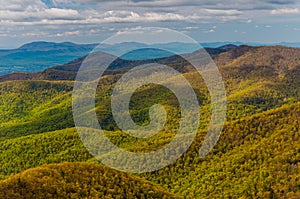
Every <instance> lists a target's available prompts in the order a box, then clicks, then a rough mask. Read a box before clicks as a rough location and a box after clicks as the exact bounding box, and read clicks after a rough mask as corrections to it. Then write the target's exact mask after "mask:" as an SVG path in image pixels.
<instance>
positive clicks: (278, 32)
mask: <svg viewBox="0 0 300 199" xmlns="http://www.w3.org/2000/svg"><path fill="white" fill-rule="evenodd" d="M145 27H164V28H170V29H173V30H177V31H180V32H182V33H184V34H187V35H189V36H190V37H192V38H193V39H195V40H196V41H199V42H216V41H242V42H260V43H278V42H282V41H285V42H300V1H299V0H265V1H263V0H207V1H203V0H9V1H7V0H0V48H15V47H18V46H20V45H22V44H24V43H28V42H32V41H54V42H63V41H71V42H75V43H100V42H101V41H103V40H104V39H106V38H108V37H110V36H111V35H114V34H119V35H121V34H123V35H126V34H129V33H130V31H131V30H137V31H140V32H141V33H143V31H145V30H144V29H145Z"/></svg>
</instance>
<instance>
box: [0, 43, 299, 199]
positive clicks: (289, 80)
mask: <svg viewBox="0 0 300 199" xmlns="http://www.w3.org/2000/svg"><path fill="white" fill-rule="evenodd" d="M195 53H197V52H195ZM299 57H300V49H296V48H287V47H278V46H276V47H249V46H240V47H236V48H233V49H231V50H229V51H228V52H223V53H220V54H219V53H217V54H215V55H213V59H214V60H215V62H216V63H217V64H218V67H219V69H220V71H221V73H222V76H223V79H224V83H225V86H226V91H227V101H228V110H227V122H226V125H225V127H224V130H223V132H222V135H221V138H220V140H219V142H218V144H217V145H216V146H215V147H214V149H213V151H212V152H211V153H210V154H209V155H208V156H207V157H206V158H204V159H200V158H199V157H198V150H199V148H200V146H201V143H202V141H203V138H204V136H205V134H206V129H207V125H208V123H209V121H210V116H209V115H210V111H211V109H210V97H209V94H208V91H207V88H206V85H205V83H204V81H203V79H202V78H201V77H200V78H199V75H198V74H197V73H195V72H193V71H191V70H189V68H190V66H189V65H186V63H185V62H180V61H179V60H177V58H176V57H175V58H174V57H172V58H169V59H165V60H164V61H166V60H167V61H170V62H171V64H170V65H171V66H172V67H174V68H175V69H178V70H180V71H181V72H184V76H185V77H186V78H187V79H188V80H189V82H190V84H191V85H192V87H193V89H194V90H195V93H196V95H197V98H198V101H199V105H200V110H201V120H200V127H199V130H198V134H197V138H196V140H195V141H194V142H193V144H192V146H191V148H190V149H189V150H188V151H187V152H186V153H185V154H184V155H183V157H182V158H180V159H179V160H177V161H176V162H175V163H174V164H172V165H170V166H169V167H166V168H164V169H162V170H160V171H156V172H152V173H147V174H141V175H139V177H141V178H143V179H145V180H148V181H151V182H153V183H155V184H158V185H159V186H161V187H163V188H164V189H165V190H168V191H169V192H171V193H174V194H177V195H179V196H183V197H185V198H299V197H300V175H299V173H300V172H299V162H300V144H299V135H300V130H299V126H300V123H299V117H300V99H299V98H300V87H299V84H300V82H299V81H300V58H299ZM118 61H119V62H120V63H115V65H114V67H117V66H120V65H122V63H123V64H125V62H123V61H122V60H118ZM126 64H129V65H130V64H132V63H127V62H126ZM126 64H125V65H124V67H125V68H126V67H127V66H128V65H126ZM135 64H137V63H135ZM77 69H78V60H77V61H74V62H73V63H69V64H67V65H64V66H58V67H54V68H52V69H49V70H46V71H44V72H42V73H39V74H32V75H33V76H35V77H34V78H33V79H35V78H36V80H32V79H31V80H13V81H5V80H6V79H1V78H0V81H1V83H0V116H1V117H0V165H1V166H0V178H1V179H3V180H4V179H5V181H1V182H0V189H1V190H3V191H4V190H5V192H2V191H0V193H7V194H8V193H9V194H20V193H21V194H22V193H23V195H24V194H25V193H26V194H27V195H28V194H29V191H28V192H26V190H25V189H27V188H28V190H33V189H34V187H35V186H38V187H39V189H37V192H36V194H38V196H39V197H40V195H41V193H42V192H41V191H45V193H49V194H54V195H52V196H53V197H55V196H57V197H60V198H66V197H75V198H78V196H82V197H83V198H84V197H85V198H88V196H89V195H87V194H95V195H93V196H99V194H116V195H118V196H120V198H122V196H123V197H125V196H129V195H126V194H131V193H134V194H139V195H135V196H136V197H137V198H141V197H142V195H141V194H144V196H145V197H146V198H151V197H152V198H155V197H158V198H160V197H162V196H163V195H165V197H167V198H168V197H170V196H172V195H168V194H169V193H168V192H165V191H164V190H163V189H161V188H159V187H156V186H154V185H153V189H152V188H151V190H152V191H153V192H151V194H154V195H151V194H150V195H145V194H146V193H150V192H142V190H143V186H142V185H138V184H139V183H138V182H140V181H139V180H140V179H138V178H135V177H130V176H127V175H126V174H123V173H120V172H117V174H116V175H117V176H118V179H115V178H114V177H113V176H109V177H108V178H103V175H100V173H101V172H100V173H97V172H98V171H99V170H101V171H103V170H105V172H106V170H107V171H109V172H112V173H114V172H116V171H110V169H108V168H106V167H103V166H101V165H97V164H83V163H82V164H79V163H76V164H79V165H77V166H78V167H79V168H81V170H82V172H85V171H88V170H89V168H90V169H91V170H92V171H91V173H92V174H95V175H96V176H100V178H99V179H100V181H97V179H96V180H95V179H93V180H95V181H92V182H91V181H88V182H86V181H85V180H86V178H89V177H87V176H88V174H87V173H85V174H84V175H83V176H77V174H76V176H77V177H78V179H82V180H83V183H82V184H80V183H78V181H76V180H78V179H77V177H75V178H74V179H70V178H71V176H70V175H69V174H66V175H65V176H64V175H62V173H67V172H71V171H72V172H73V170H74V167H75V166H74V165H76V164H75V163H74V162H96V160H95V159H94V158H93V157H92V156H91V155H90V154H89V153H88V151H87V150H86V149H85V147H84V146H83V144H82V142H81V140H80V139H79V137H78V134H77V132H76V129H75V128H74V122H73V117H72V89H73V83H74V82H73V81H72V79H73V78H74V74H75V72H76V70H77ZM57 71H59V72H57ZM123 72H124V70H123V69H122V70H120V68H118V67H117V68H115V69H114V68H112V70H111V71H110V73H109V74H107V75H106V76H104V77H103V78H101V80H100V81H99V85H98V89H97V94H96V101H95V102H96V113H97V117H98V120H99V122H100V124H101V126H102V128H103V129H104V130H105V133H106V135H107V136H108V137H109V138H110V140H111V141H112V142H113V143H115V144H116V145H117V146H119V147H121V148H123V149H126V150H128V151H134V152H137V151H138V152H148V151H152V150H155V149H158V148H161V147H162V146H164V145H166V144H168V143H169V142H170V141H171V140H172V139H173V137H174V135H175V133H176V132H177V129H178V128H179V121H180V117H181V115H180V109H179V104H178V101H177V99H176V97H175V95H174V94H173V93H172V92H170V91H169V90H168V89H166V88H164V87H162V86H158V85H154V84H153V85H148V86H144V87H142V88H140V89H138V90H137V91H136V92H135V93H134V95H133V97H132V98H131V102H130V114H131V116H132V118H133V120H134V121H135V122H136V123H137V124H140V125H147V124H149V122H150V118H149V114H148V112H149V108H150V107H151V106H152V105H154V104H157V103H160V104H162V105H163V106H164V107H165V109H166V111H167V113H168V117H167V122H166V125H165V126H164V128H163V130H162V131H161V132H159V133H158V134H157V135H155V136H153V137H151V138H149V139H138V138H134V137H131V136H129V135H127V134H125V133H124V132H121V131H120V130H119V128H118V126H117V125H116V124H115V122H114V120H113V117H112V114H111V110H110V99H111V98H110V96H111V93H112V90H113V88H114V85H115V83H116V82H117V81H118V80H119V78H120V77H121V74H122V73H123ZM66 73H68V74H69V76H65V74H66ZM22 75H23V74H22ZM36 75H38V78H37V76H36ZM43 75H45V76H43ZM23 77H24V76H23ZM64 77H65V78H64ZM5 78H8V77H5ZM8 79H9V78H8ZM20 79H22V78H20ZM45 79H48V80H45ZM165 81H168V80H167V79H166V80H165ZM83 97H86V96H83ZM89 131H90V129H86V132H87V133H88V132H89ZM63 162H73V163H69V164H68V163H64V164H62V165H51V166H47V165H46V166H43V167H39V166H41V165H44V164H53V163H63ZM35 167H38V168H36V169H32V168H35ZM96 167H97V169H96ZM98 167H99V168H98ZM27 169H30V170H28V171H26V170H27ZM24 171H25V172H24ZM61 171H64V172H61ZM65 171H66V172H65ZM20 172H24V173H20ZM57 172H58V173H57ZM80 172H81V171H80ZM18 173H20V174H18ZM16 174H17V175H16ZM44 174H45V175H46V176H47V175H48V174H49V175H50V177H49V176H48V177H45V178H42V179H41V181H40V183H38V185H36V184H32V183H33V182H35V181H36V180H35V178H38V176H40V175H42V176H44ZM102 174H103V173H102ZM13 175H16V176H13ZM28 175H30V176H33V179H32V181H31V179H29V180H28V181H26V179H25V177H26V176H27V177H28ZM51 175H53V176H56V175H58V176H59V179H60V180H57V181H55V179H53V177H52V176H51ZM81 177H82V178H81ZM128 178H130V179H133V178H134V179H133V180H132V183H133V184H131V185H130V186H125V187H124V186H123V185H124V184H122V183H121V185H120V184H118V183H117V187H115V188H109V189H108V190H105V191H104V190H102V189H99V187H101V186H102V185H100V184H102V183H104V181H108V182H109V181H110V180H112V182H114V180H118V182H121V181H124V182H127V181H128ZM20 179H22V180H21V181H20ZM46 179H49V180H50V179H51V181H52V180H53V183H46V182H45V181H46ZM72 180H75V181H72ZM21 182H24V183H25V184H26V187H24V183H21ZM84 182H86V183H84ZM142 182H143V183H142V184H144V183H145V184H147V183H148V182H146V181H145V182H144V181H142ZM27 183H28V184H27ZM45 183H46V185H45ZM60 183H61V184H60ZM89 183H93V186H92V187H93V188H92V189H91V190H88V191H86V187H84V184H89ZM58 184H59V185H61V186H59V187H60V189H56V188H55V187H56V185H58ZM127 184H128V183H126V184H125V185H127ZM150 184H151V186H150V185H149V186H150V187H152V183H150ZM27 185H28V186H27ZM94 185H95V186H94ZM118 185H120V186H118ZM78 186H79V187H80V189H79V190H78V192H76V191H74V195H73V196H71V195H68V196H66V195H55V194H64V193H65V192H67V191H68V192H70V194H72V193H73V192H72V190H74V187H78ZM149 186H148V184H147V186H146V187H149ZM12 187H16V188H15V189H13V188H12ZM154 187H156V188H154ZM127 189H128V190H129V191H128V192H127V191H126V192H123V191H124V190H127ZM101 190H102V191H101ZM113 190H114V192H113ZM121 190H123V191H121ZM133 190H136V191H133ZM145 190H149V189H148V188H145ZM33 192H34V191H33ZM87 192H88V193H87ZM76 194H83V195H76ZM119 194H121V195H119ZM122 194H123V195H122ZM124 194H125V196H124ZM156 194H158V195H156ZM8 196H11V198H13V197H16V198H20V197H18V195H8ZM30 196H31V195H28V197H29V198H31V197H30ZM0 197H1V196H0ZM32 197H33V196H32ZM41 197H42V196H41ZM107 197H110V196H109V195H107ZM111 197H112V198H116V197H114V196H113V195H111ZM1 198H2V197H1Z"/></svg>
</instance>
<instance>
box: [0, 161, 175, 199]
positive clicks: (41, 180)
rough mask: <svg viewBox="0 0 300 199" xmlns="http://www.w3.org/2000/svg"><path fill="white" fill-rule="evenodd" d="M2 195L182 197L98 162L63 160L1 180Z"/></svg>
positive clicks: (27, 196)
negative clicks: (65, 161)
mask: <svg viewBox="0 0 300 199" xmlns="http://www.w3.org/2000/svg"><path fill="white" fill-rule="evenodd" d="M0 197H1V198H3V199H4V198H7V199H11V198H41V199H42V198H74V199H75V198H76V199H77V198H124V199H126V198H153V199H154V198H162V199H164V198H179V197H177V196H176V195H174V194H171V193H169V192H168V191H166V190H164V189H163V188H161V187H159V186H157V185H155V184H154V183H151V182H148V181H145V180H143V179H141V178H138V177H134V176H130V175H129V174H125V173H121V172H118V171H115V170H112V169H109V168H107V167H103V166H101V165H98V164H91V163H90V164H87V163H62V164H57V165H55V164H51V165H45V166H41V167H38V168H34V169H30V170H27V171H25V172H22V173H20V174H18V175H16V176H13V177H11V178H9V179H7V180H5V181H1V182H0Z"/></svg>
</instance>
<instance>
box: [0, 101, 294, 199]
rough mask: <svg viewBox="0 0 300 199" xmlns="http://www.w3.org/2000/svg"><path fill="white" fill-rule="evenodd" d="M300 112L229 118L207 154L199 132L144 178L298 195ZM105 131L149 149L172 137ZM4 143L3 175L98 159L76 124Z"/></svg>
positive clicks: (224, 192) (200, 188)
mask: <svg viewBox="0 0 300 199" xmlns="http://www.w3.org/2000/svg"><path fill="white" fill-rule="evenodd" d="M299 115H300V104H299V103H295V104H292V105H284V106H283V107H281V108H278V109H274V110H270V111H267V112H265V113H260V114H255V115H253V116H250V117H245V118H243V119H240V120H237V121H232V122H228V123H227V124H226V125H225V128H224V132H223V134H222V136H221V138H220V140H219V142H218V144H217V145H216V146H215V148H214V150H213V151H212V152H211V153H210V154H209V155H208V156H207V157H206V158H204V159H200V158H198V150H199V146H200V145H201V142H202V140H203V136H204V135H205V132H203V131H199V133H198V136H197V139H196V140H195V141H194V143H193V145H192V147H191V149H189V150H188V152H186V153H185V154H184V156H183V157H182V158H180V159H179V160H178V161H177V162H176V163H174V164H173V165H171V166H169V167H167V168H165V169H162V170H160V171H157V172H153V173H150V174H145V175H141V177H143V178H145V179H147V180H150V181H153V182H155V183H158V184H160V185H161V186H163V187H165V188H167V189H168V190H170V191H171V192H174V193H176V194H179V195H183V196H186V197H190V198H218V197H222V196H228V197H229V196H232V197H234V198H239V197H242V196H244V197H263V198H264V197H267V196H269V195H272V194H273V195H274V196H276V197H279V198H282V197H287V196H292V195H294V196H297V195H298V196H299V187H300V184H299V182H300V181H299V170H298V163H299V158H300V157H299V154H300V152H299V150H300V145H299V136H300V134H299V133H300V130H299ZM106 133H107V135H108V136H109V138H110V139H111V140H112V141H113V142H114V143H116V144H118V145H119V146H120V147H122V148H124V149H126V150H130V151H139V150H141V149H146V151H148V150H149V149H153V148H155V146H157V147H159V146H163V145H165V144H167V143H168V142H169V141H170V140H172V136H170V135H169V136H168V135H167V134H166V136H165V137H162V136H161V137H156V138H155V139H154V138H152V139H150V140H149V143H148V144H145V142H144V141H138V140H137V139H132V138H131V139H130V138H126V137H124V135H122V134H121V133H120V132H106ZM151 144H152V145H151ZM149 145H151V148H148V147H149ZM0 148H1V151H0V157H1V162H2V163H1V164H0V165H1V171H2V172H1V175H2V178H7V177H8V176H9V175H12V174H15V173H18V172H20V171H23V170H26V169H28V168H32V167H36V166H39V165H42V164H48V163H60V162H64V161H69V162H74V161H75V162H77V161H95V160H94V159H93V158H92V157H91V156H90V154H89V153H88V152H87V150H86V149H85V148H84V146H83V144H82V143H81V141H80V139H79V137H78V135H77V133H76V131H75V129H74V128H72V129H66V130H61V131H57V132H50V133H45V134H38V135H30V136H27V137H21V138H15V139H8V140H4V141H1V142H0ZM147 148H148V149H147Z"/></svg>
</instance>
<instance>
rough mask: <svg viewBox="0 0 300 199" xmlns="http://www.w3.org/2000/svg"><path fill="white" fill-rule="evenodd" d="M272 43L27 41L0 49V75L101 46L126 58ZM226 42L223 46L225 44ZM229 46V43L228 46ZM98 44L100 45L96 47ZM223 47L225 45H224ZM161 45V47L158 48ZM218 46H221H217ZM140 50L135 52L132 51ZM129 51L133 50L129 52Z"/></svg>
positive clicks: (37, 69)
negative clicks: (17, 45)
mask: <svg viewBox="0 0 300 199" xmlns="http://www.w3.org/2000/svg"><path fill="white" fill-rule="evenodd" d="M245 44H246V45H251V46H268V45H270V44H263V43H249V42H248V43H243V42H211V43H200V45H198V44H192V43H181V42H172V43H161V44H144V43H137V42H124V43H116V44H101V45H98V44H75V43H72V42H63V43H55V42H45V41H39V42H32V43H28V44H24V45H22V46H21V47H19V48H16V49H10V50H0V60H1V61H0V76H1V75H6V74H11V73H18V72H30V73H31V72H40V71H43V70H45V69H47V68H49V67H51V66H55V65H62V64H65V63H69V62H71V61H73V60H75V59H78V58H81V57H84V56H86V55H87V54H89V53H90V52H91V51H94V50H97V51H101V52H105V53H108V54H112V55H115V56H118V57H122V58H123V59H129V60H145V59H155V58H162V57H169V56H172V55H175V54H186V53H192V52H194V51H197V50H199V48H201V46H202V47H203V48H206V49H207V50H208V51H209V50H210V51H211V52H212V54H215V53H218V52H219V51H223V50H225V51H226V49H224V48H225V47H230V48H232V47H234V46H241V45H245ZM274 45H285V46H291V47H300V42H299V43H286V42H282V43H278V44H274ZM222 46H223V47H222ZM224 46H225V47H224ZM96 47H97V48H96ZM220 47H222V48H223V49H222V48H220ZM157 49H158V50H157ZM216 49H217V50H216ZM135 50H137V51H136V52H134V53H132V52H131V51H135ZM128 52H129V53H128Z"/></svg>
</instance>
